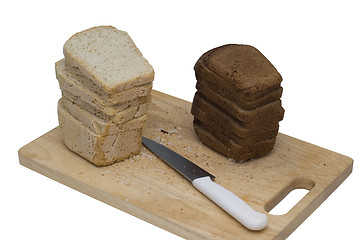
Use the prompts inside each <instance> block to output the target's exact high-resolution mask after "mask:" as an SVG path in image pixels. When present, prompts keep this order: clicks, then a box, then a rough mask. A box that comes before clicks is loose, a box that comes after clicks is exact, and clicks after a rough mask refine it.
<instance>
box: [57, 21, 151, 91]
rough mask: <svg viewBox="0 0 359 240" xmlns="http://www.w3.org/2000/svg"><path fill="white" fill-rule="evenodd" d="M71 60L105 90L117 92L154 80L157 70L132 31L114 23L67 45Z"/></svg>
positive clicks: (79, 36)
mask: <svg viewBox="0 0 359 240" xmlns="http://www.w3.org/2000/svg"><path fill="white" fill-rule="evenodd" d="M64 55H65V58H66V59H67V61H68V62H69V63H70V64H71V65H72V66H74V67H76V68H78V69H79V70H80V71H81V72H82V73H83V74H84V75H85V76H86V77H87V78H89V79H91V81H92V82H93V83H94V84H96V85H98V86H99V87H100V88H101V89H103V91H105V92H107V93H110V94H113V93H117V92H120V91H123V90H126V89H130V88H132V87H134V86H139V85H143V84H146V83H150V82H152V81H153V79H154V71H153V68H152V66H151V65H150V64H149V63H148V61H147V60H146V59H145V58H144V57H143V56H142V53H141V52H140V51H139V49H138V48H137V47H136V45H135V43H134V42H133V41H132V39H131V38H130V36H129V35H128V33H126V32H124V31H120V30H117V29H116V28H114V27H112V26H99V27H93V28H90V29H87V30H84V31H82V32H79V33H77V34H75V35H73V36H72V37H71V38H70V39H69V40H67V41H66V43H65V44H64Z"/></svg>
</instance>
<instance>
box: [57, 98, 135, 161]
mask: <svg viewBox="0 0 359 240" xmlns="http://www.w3.org/2000/svg"><path fill="white" fill-rule="evenodd" d="M58 117H59V125H60V132H61V137H62V140H63V142H64V144H65V145H66V146H67V147H68V148H69V149H70V150H71V151H73V152H75V153H77V154H79V155H80V156H82V157H83V158H85V159H87V160H88V161H89V162H91V163H93V164H95V165H96V166H106V165H110V164H113V163H115V162H118V161H121V160H123V159H126V158H129V157H131V156H133V155H136V154H138V153H139V152H140V149H141V144H142V128H138V129H132V130H125V131H119V132H117V133H115V134H111V135H106V136H101V135H98V134H95V133H94V132H93V131H91V130H90V129H89V128H87V127H85V126H84V125H83V124H82V123H81V122H80V121H78V120H77V119H76V118H74V117H73V116H72V115H71V114H69V113H68V112H67V111H66V109H64V108H63V107H62V106H61V105H58Z"/></svg>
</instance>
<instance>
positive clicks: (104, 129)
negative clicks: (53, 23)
mask: <svg viewBox="0 0 359 240" xmlns="http://www.w3.org/2000/svg"><path fill="white" fill-rule="evenodd" d="M64 55H65V58H64V59H62V60H60V61H58V62H56V64H55V68H56V78H57V80H58V81H59V84H60V88H61V92H62V98H61V99H60V100H59V102H58V117H59V125H60V131H61V136H62V140H63V142H64V144H65V145H66V146H67V147H68V148H69V149H70V150H71V151H73V152H75V153H77V154H79V155H80V156H82V157H83V158H85V159H87V160H88V161H90V162H91V163H93V164H95V165H96V166H106V165H110V164H112V163H115V162H118V161H121V160H123V159H125V158H129V157H131V156H133V155H135V154H137V153H139V151H140V148H141V143H142V129H143V127H144V126H145V124H146V118H147V115H146V112H147V109H148V107H149V103H150V93H151V89H152V81H153V79H154V71H153V68H152V66H151V65H150V64H149V63H148V61H147V60H146V59H145V58H144V57H143V56H142V54H141V52H140V51H139V50H138V48H137V47H136V45H135V44H134V42H133V41H132V39H131V38H130V36H129V35H128V34H127V33H126V32H124V31H120V30H117V29H116V28H114V27H111V26H99V27H94V28H90V29H87V30H85V31H82V32H79V33H77V34H75V35H73V36H72V37H71V38H70V39H69V40H67V41H66V43H65V45H64Z"/></svg>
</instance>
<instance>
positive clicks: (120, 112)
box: [61, 89, 151, 123]
mask: <svg viewBox="0 0 359 240" xmlns="http://www.w3.org/2000/svg"><path fill="white" fill-rule="evenodd" d="M61 92H62V96H63V97H64V98H67V99H69V100H70V101H71V102H73V103H75V104H76V105H78V106H80V107H81V108H83V109H85V110H86V111H88V112H90V113H91V114H93V115H96V116H97V117H99V118H102V119H103V120H105V121H112V122H114V123H121V122H124V121H126V120H129V119H131V118H133V117H140V116H142V115H144V114H146V111H147V109H148V107H149V105H150V99H151V96H145V97H139V98H135V99H132V100H129V101H125V102H123V103H120V104H117V105H114V106H111V107H104V106H101V105H99V106H96V105H95V104H93V103H91V104H90V103H87V102H85V101H83V100H82V99H81V98H80V97H79V96H76V95H74V94H72V93H71V92H68V91H67V90H65V89H61Z"/></svg>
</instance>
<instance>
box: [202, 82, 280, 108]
mask: <svg viewBox="0 0 359 240" xmlns="http://www.w3.org/2000/svg"><path fill="white" fill-rule="evenodd" d="M197 79H201V80H198V81H197V84H196V88H197V90H198V91H201V92H205V91H206V90H207V89H209V90H211V91H212V92H215V93H217V94H218V95H220V96H222V97H223V98H225V99H227V100H229V101H231V102H233V103H234V104H236V105H238V106H239V107H240V108H243V109H245V110H252V109H255V108H257V107H260V106H262V105H265V104H268V103H270V102H273V101H275V100H278V99H280V97H281V96H282V93H283V88H282V87H279V88H277V89H275V90H273V91H271V92H269V93H268V94H267V95H264V96H262V97H260V98H258V99H255V100H253V101H250V102H249V101H245V100H243V99H241V98H239V97H238V94H236V89H235V88H229V89H227V88H225V87H224V86H223V85H222V84H219V83H217V84H214V83H212V82H210V81H207V80H206V79H205V78H200V77H197Z"/></svg>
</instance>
